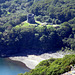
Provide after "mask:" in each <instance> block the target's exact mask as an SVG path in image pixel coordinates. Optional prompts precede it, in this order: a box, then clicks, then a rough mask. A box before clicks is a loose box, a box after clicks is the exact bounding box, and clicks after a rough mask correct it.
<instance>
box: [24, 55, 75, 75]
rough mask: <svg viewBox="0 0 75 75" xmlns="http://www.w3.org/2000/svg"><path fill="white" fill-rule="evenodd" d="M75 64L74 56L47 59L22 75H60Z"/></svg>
mask: <svg viewBox="0 0 75 75" xmlns="http://www.w3.org/2000/svg"><path fill="white" fill-rule="evenodd" d="M74 64H75V55H66V56H65V57H63V58H58V59H53V58H51V59H49V60H44V61H42V62H40V63H39V64H38V65H37V66H36V67H35V69H33V70H31V71H30V72H26V74H24V75H60V74H62V73H64V72H67V71H69V70H71V66H70V65H74Z"/></svg>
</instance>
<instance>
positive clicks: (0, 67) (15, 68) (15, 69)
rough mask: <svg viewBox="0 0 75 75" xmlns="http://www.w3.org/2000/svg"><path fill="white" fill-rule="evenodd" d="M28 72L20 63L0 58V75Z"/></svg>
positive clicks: (16, 74) (15, 74)
mask: <svg viewBox="0 0 75 75" xmlns="http://www.w3.org/2000/svg"><path fill="white" fill-rule="evenodd" d="M28 71H29V69H28V68H27V67H26V66H25V65H24V64H22V63H20V62H15V61H11V60H9V59H5V58H0V75H18V74H19V73H25V72H28Z"/></svg>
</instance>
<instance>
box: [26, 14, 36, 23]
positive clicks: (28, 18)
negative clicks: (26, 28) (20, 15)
mask: <svg viewBox="0 0 75 75" xmlns="http://www.w3.org/2000/svg"><path fill="white" fill-rule="evenodd" d="M27 22H28V23H33V24H34V23H35V19H34V14H28V15H27Z"/></svg>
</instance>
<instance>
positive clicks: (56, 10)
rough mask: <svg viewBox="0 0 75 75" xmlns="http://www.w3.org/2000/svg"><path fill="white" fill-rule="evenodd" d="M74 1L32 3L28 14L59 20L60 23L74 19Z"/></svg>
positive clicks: (59, 0)
mask: <svg viewBox="0 0 75 75" xmlns="http://www.w3.org/2000/svg"><path fill="white" fill-rule="evenodd" d="M74 3H75V1H74V0H44V1H39V2H36V3H33V5H32V6H31V7H30V9H29V12H31V13H34V14H35V15H37V16H38V15H42V16H49V18H51V19H57V20H60V21H61V23H62V22H65V21H69V20H70V19H72V18H74V17H75V5H74Z"/></svg>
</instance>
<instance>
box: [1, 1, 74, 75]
mask: <svg viewBox="0 0 75 75" xmlns="http://www.w3.org/2000/svg"><path fill="white" fill-rule="evenodd" d="M28 13H33V14H34V15H35V19H36V20H37V21H38V22H39V24H38V25H37V26H36V25H35V24H29V23H26V20H27V14H28ZM40 22H41V23H43V22H46V23H47V25H41V23H40ZM53 25H57V26H55V27H54V26H53ZM58 50H62V51H65V50H69V51H75V0H41V1H40V0H0V57H6V56H12V55H15V54H18V53H22V52H23V53H25V55H27V54H41V53H44V52H55V51H58ZM59 60H60V61H59ZM69 60H71V61H69ZM65 62H66V63H65ZM71 64H72V65H74V64H75V55H70V56H65V57H64V58H63V59H49V60H45V61H43V62H41V63H40V64H39V65H37V66H36V68H35V69H34V70H31V71H30V73H28V72H27V73H25V74H24V75H36V73H37V75H60V74H61V73H64V72H65V71H68V70H70V69H71V67H70V65H71ZM62 65H64V66H62ZM20 75H23V74H20Z"/></svg>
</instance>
